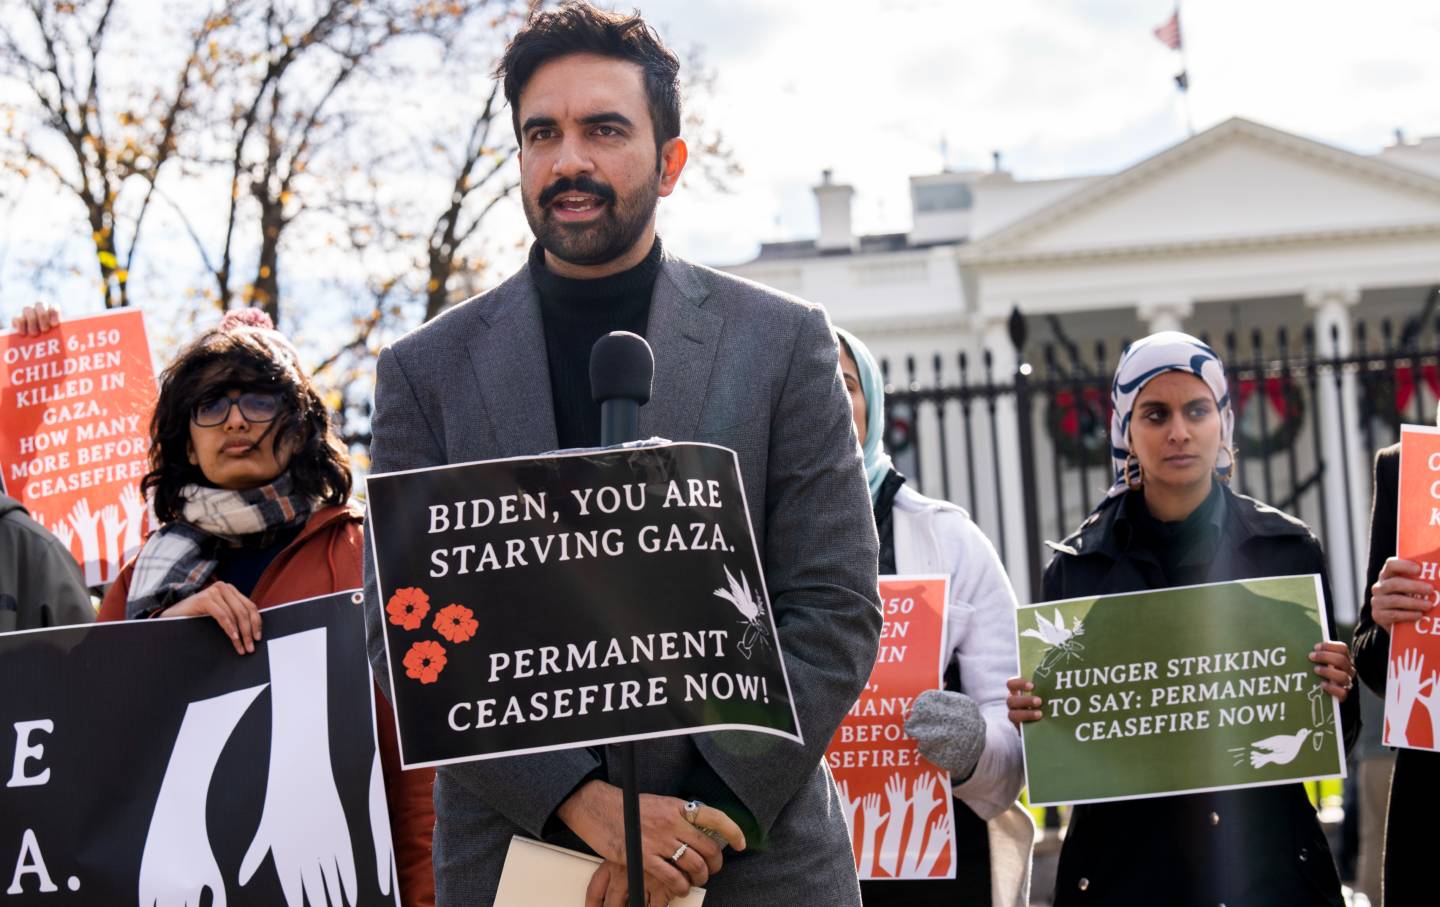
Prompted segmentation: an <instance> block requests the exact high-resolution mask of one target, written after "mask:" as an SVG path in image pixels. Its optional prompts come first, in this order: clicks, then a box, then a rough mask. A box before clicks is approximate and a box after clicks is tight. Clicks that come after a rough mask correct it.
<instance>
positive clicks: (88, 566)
mask: <svg viewBox="0 0 1440 907" xmlns="http://www.w3.org/2000/svg"><path fill="white" fill-rule="evenodd" d="M0 362H3V370H0V476H3V480H4V482H3V484H4V490H5V493H6V494H8V495H10V496H11V497H13V498H16V499H17V500H19V501H20V503H21V504H23V505H24V506H25V508H26V509H27V510H29V511H30V515H31V516H33V517H34V518H35V519H36V521H38V522H40V523H42V524H44V525H45V526H46V527H47V528H48V529H50V530H51V531H52V532H54V533H55V535H56V536H57V537H59V539H60V541H61V542H63V543H64V544H65V545H67V546H69V548H70V550H71V552H72V553H73V554H74V555H75V559H76V560H77V561H78V562H79V563H80V564H81V566H82V567H83V568H84V570H85V581H86V582H87V583H88V584H90V585H92V586H95V585H99V584H101V583H105V582H110V581H111V580H113V579H114V578H115V576H116V574H118V573H119V570H120V565H121V564H122V563H124V561H125V559H126V558H127V557H129V556H130V555H132V554H134V552H135V551H136V550H138V549H139V547H140V542H141V540H142V539H143V538H144V537H145V535H144V533H145V529H146V524H147V523H148V522H149V520H150V517H149V513H148V508H147V507H146V505H145V502H144V500H142V498H141V497H140V488H139V484H140V478H141V477H142V476H143V475H144V474H145V471H146V456H147V454H148V451H149V431H150V414H151V412H152V411H153V410H154V408H155V396H156V390H155V368H154V365H153V364H152V363H151V360H150V346H149V343H148V342H147V341H146V339H145V323H144V320H143V319H142V317H141V315H140V313H139V312H138V311H133V310H126V311H121V312H113V313H106V314H104V315H95V316H92V317H88V318H77V319H75V320H73V321H67V322H64V323H62V324H61V325H60V326H59V327H58V328H55V329H53V330H50V331H46V332H45V333H43V334H38V335H35V336H30V337H26V336H23V335H21V334H18V333H15V332H5V333H0Z"/></svg>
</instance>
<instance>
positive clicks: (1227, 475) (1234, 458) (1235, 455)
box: [1220, 444, 1240, 485]
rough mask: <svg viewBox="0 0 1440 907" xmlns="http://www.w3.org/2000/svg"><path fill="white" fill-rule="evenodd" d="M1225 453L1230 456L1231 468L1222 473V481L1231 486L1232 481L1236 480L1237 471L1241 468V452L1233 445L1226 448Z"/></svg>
mask: <svg viewBox="0 0 1440 907" xmlns="http://www.w3.org/2000/svg"><path fill="white" fill-rule="evenodd" d="M1225 451H1226V452H1227V453H1229V454H1230V468H1229V469H1228V470H1226V471H1225V472H1222V473H1220V481H1222V482H1224V483H1225V484H1226V485H1229V484H1230V480H1231V479H1234V478H1235V470H1237V469H1239V468H1240V452H1239V451H1238V450H1236V449H1235V445H1233V444H1231V445H1228V446H1226V448H1225Z"/></svg>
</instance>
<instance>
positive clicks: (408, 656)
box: [405, 639, 445, 683]
mask: <svg viewBox="0 0 1440 907" xmlns="http://www.w3.org/2000/svg"><path fill="white" fill-rule="evenodd" d="M443 670H445V647H444V646H442V645H440V644H439V643H438V642H431V641H430V640H428V639H427V640H423V641H421V642H417V643H415V645H413V646H411V647H410V651H409V652H406V653H405V676H406V677H409V678H410V679H411V680H418V681H420V682H421V683H434V682H435V681H437V680H439V679H440V672H441V671H443Z"/></svg>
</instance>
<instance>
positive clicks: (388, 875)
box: [370, 750, 395, 894]
mask: <svg viewBox="0 0 1440 907" xmlns="http://www.w3.org/2000/svg"><path fill="white" fill-rule="evenodd" d="M370 837H371V838H373V839H374V841H375V878H377V879H379V880H380V893H381V894H389V893H390V883H391V880H392V879H393V877H394V868H393V867H394V861H393V859H392V858H393V857H394V855H395V844H394V841H392V840H391V838H390V810H389V809H388V808H387V807H386V805H385V779H384V777H383V776H382V775H381V774H380V751H379V750H376V751H375V759H374V761H373V762H371V763H370Z"/></svg>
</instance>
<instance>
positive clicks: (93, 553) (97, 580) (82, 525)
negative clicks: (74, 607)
mask: <svg viewBox="0 0 1440 907" xmlns="http://www.w3.org/2000/svg"><path fill="white" fill-rule="evenodd" d="M68 519H69V520H70V525H71V526H72V527H73V528H74V529H75V534H76V535H78V536H80V557H81V559H82V560H83V561H84V562H85V585H87V586H98V585H100V584H101V583H102V582H104V581H105V577H104V576H103V575H102V574H101V572H100V559H101V558H103V557H104V556H105V553H104V552H103V551H101V550H100V527H99V526H98V525H97V521H98V520H99V516H98V515H97V514H94V513H91V512H90V502H89V501H87V500H85V499H84V498H81V499H80V500H78V501H76V502H75V506H74V507H72V508H71V509H70V516H69V517H68Z"/></svg>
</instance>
